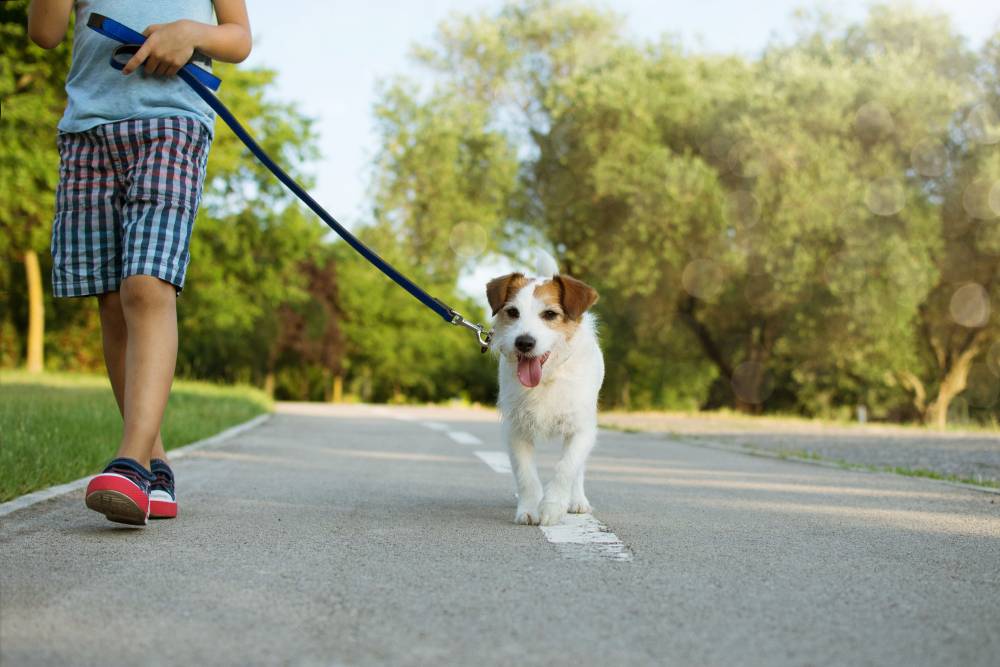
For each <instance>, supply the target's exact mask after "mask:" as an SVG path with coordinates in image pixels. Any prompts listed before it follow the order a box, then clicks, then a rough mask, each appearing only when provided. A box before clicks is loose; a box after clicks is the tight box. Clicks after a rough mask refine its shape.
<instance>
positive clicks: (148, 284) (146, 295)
mask: <svg viewBox="0 0 1000 667" xmlns="http://www.w3.org/2000/svg"><path fill="white" fill-rule="evenodd" d="M119 294H120V298H121V305H122V309H123V310H124V311H136V310H158V309H161V308H167V307H170V306H172V305H173V304H174V303H175V301H176V298H177V292H176V290H175V289H174V286H173V285H171V284H170V283H168V282H166V281H163V280H160V279H159V278H154V277H153V276H129V277H128V278H126V279H125V280H123V281H122V285H121V292H120V293H119Z"/></svg>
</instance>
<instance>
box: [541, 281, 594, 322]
mask: <svg viewBox="0 0 1000 667" xmlns="http://www.w3.org/2000/svg"><path fill="white" fill-rule="evenodd" d="M552 280H554V281H555V283H556V284H557V285H559V301H560V303H561V304H562V309H563V312H564V313H566V317H568V318H570V319H571V320H578V319H580V318H581V317H583V314H584V313H585V312H587V309H588V308H590V307H591V306H593V305H594V304H595V303H597V290H595V289H594V288H593V287H591V286H590V285H588V284H587V283H585V282H583V281H581V280H577V279H576V278H571V277H570V276H554V277H553V278H552Z"/></svg>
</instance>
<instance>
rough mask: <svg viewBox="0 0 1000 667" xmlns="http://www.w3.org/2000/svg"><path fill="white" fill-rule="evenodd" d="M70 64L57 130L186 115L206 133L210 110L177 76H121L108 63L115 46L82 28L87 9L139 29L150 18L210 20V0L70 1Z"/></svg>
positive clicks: (210, 123) (138, 73)
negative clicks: (73, 27)
mask: <svg viewBox="0 0 1000 667" xmlns="http://www.w3.org/2000/svg"><path fill="white" fill-rule="evenodd" d="M75 9H76V30H75V33H74V35H73V63H72V65H71V66H70V70H69V76H68V77H67V78H66V93H67V96H68V97H69V102H68V104H67V105H66V111H65V113H63V117H62V120H60V121H59V131H60V132H83V131H84V130H89V129H90V128H92V127H95V126H97V125H103V124H104V123H113V122H116V121H120V120H132V119H136V118H164V117H168V116H187V117H190V118H194V119H196V120H199V121H201V122H202V123H203V124H204V125H205V127H206V128H208V131H209V132H210V133H211V132H212V130H213V125H214V121H215V114H214V113H213V112H212V110H211V108H210V107H209V106H208V105H207V104H205V102H204V101H202V99H201V98H200V97H198V96H197V95H196V94H195V92H194V91H193V90H191V88H190V87H188V85H187V84H186V83H184V82H183V81H181V80H180V79H179V78H178V77H176V76H172V77H160V76H151V75H147V74H146V73H145V70H143V69H142V68H140V69H138V70H136V71H135V72H133V73H132V74H130V75H128V76H125V75H123V74H122V73H121V71H119V70H116V69H114V68H113V67H111V65H110V64H108V63H109V61H110V60H111V52H112V51H114V49H115V48H116V47H117V46H119V44H118V42H116V41H114V40H111V39H108V38H107V37H104V36H103V35H100V34H98V33H97V32H95V31H93V30H91V29H90V28H88V27H87V18H88V17H89V16H90V13H91V12H97V13H98V14H103V15H104V16H107V17H108V18H111V19H114V20H115V21H118V22H119V23H121V24H123V25H126V26H128V27H130V28H132V29H133V30H135V31H136V32H142V31H143V30H145V29H146V28H147V27H148V26H150V25H152V24H154V23H169V22H171V21H177V20H179V19H190V20H192V21H199V22H201V23H210V24H213V25H214V24H215V23H216V20H215V12H214V6H213V5H212V0H76V3H75Z"/></svg>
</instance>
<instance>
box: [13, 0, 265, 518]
mask: <svg viewBox="0 0 1000 667" xmlns="http://www.w3.org/2000/svg"><path fill="white" fill-rule="evenodd" d="M74 8H75V11H76V31H75V34H74V36H73V62H72V65H71V67H70V72H69V76H68V78H67V80H66V92H67V96H68V103H67V106H66V111H65V113H64V115H63V117H62V120H61V121H60V122H59V135H58V145H59V156H60V167H59V188H58V190H57V193H56V214H55V221H54V222H53V226H52V259H53V265H52V287H53V293H54V295H55V296H57V297H79V296H90V295H94V296H96V297H97V303H98V308H99V311H100V317H101V332H102V336H103V343H104V360H105V365H106V366H107V369H108V376H109V378H110V379H111V386H112V389H113V390H114V394H115V399H116V400H117V401H118V408H119V410H120V411H121V414H122V418H123V419H124V422H125V427H124V433H123V436H122V440H121V444H120V446H119V448H118V453H117V455H116V457H115V459H114V460H112V461H111V463H110V464H109V465H108V466H107V468H105V470H104V472H103V473H101V474H100V475H97V476H96V477H94V478H93V479H92V480H91V481H90V484H89V486H88V487H87V494H86V503H87V507H89V508H91V509H93V510H96V511H98V512H101V513H103V514H104V515H105V516H106V517H107V518H108V519H110V520H111V521H118V522H121V523H128V524H134V525H145V523H146V520H147V519H148V518H149V517H153V518H169V517H174V516H176V515H177V503H176V496H175V493H174V476H173V472H172V471H171V469H170V466H169V464H168V462H167V456H166V453H165V452H164V449H163V441H162V439H161V438H160V424H161V422H162V420H163V411H164V409H165V408H166V404H167V398H168V396H169V394H170V385H171V383H172V382H173V375H174V365H175V363H176V359H177V309H176V299H177V294H178V293H179V292H180V291H181V288H182V287H183V286H184V274H185V271H186V269H187V265H188V261H189V255H188V242H189V240H190V236H191V228H192V225H193V223H194V217H195V213H196V212H197V210H198V204H199V202H200V200H201V191H202V186H203V184H204V178H205V163H206V160H207V158H208V150H209V146H210V145H211V141H212V125H213V122H214V115H213V113H212V111H211V109H210V108H209V107H208V106H207V105H206V104H205V103H204V102H203V101H202V100H201V99H200V98H198V97H197V95H195V93H194V91H192V90H190V88H188V86H187V84H185V83H184V82H183V81H181V80H180V79H179V78H177V77H175V76H174V75H175V74H176V73H177V70H179V69H180V68H181V67H182V66H183V65H184V64H185V63H186V62H187V61H188V60H189V59H190V58H191V56H192V54H193V53H194V51H195V50H196V49H197V50H198V51H199V52H200V53H202V54H204V55H206V56H208V57H210V58H216V59H218V60H222V61H225V62H241V61H243V60H244V59H245V58H246V57H247V55H249V53H250V48H251V36H250V24H249V20H248V19H247V11H246V5H245V3H244V0H215V1H214V2H212V0H158V1H157V2H148V1H145V0H143V1H141V2H137V1H135V0H76V2H74V0H32V1H31V4H30V5H29V9H28V35H29V36H30V37H31V40H32V41H33V42H35V43H36V44H38V45H39V46H41V47H42V48H46V49H51V48H54V47H55V46H57V45H58V44H59V43H60V42H61V41H62V40H63V38H64V37H65V36H66V31H67V29H68V27H69V15H70V12H71V11H73V10H74ZM213 9H214V14H215V17H214V18H213ZM91 12H97V13H99V14H104V15H105V16H108V17H110V18H113V19H115V20H116V21H119V22H121V23H123V24H125V25H127V26H130V27H133V28H136V29H140V28H145V30H144V32H143V34H145V35H146V37H147V40H146V42H145V44H144V45H143V46H142V48H141V49H140V50H139V51H138V53H136V54H135V57H133V58H132V59H131V60H130V61H129V63H128V64H127V65H126V66H125V69H124V70H123V71H121V72H119V71H117V70H115V69H113V68H112V67H111V66H110V65H109V64H108V61H109V59H110V56H111V52H112V50H113V49H114V47H115V46H116V43H115V42H112V41H111V40H109V39H107V38H105V37H103V36H101V35H99V34H97V33H96V32H94V31H93V30H90V29H88V28H87V27H86V25H87V17H88V16H89V15H90V13H91ZM216 18H217V21H216V20H215V19H216ZM137 70H138V71H137Z"/></svg>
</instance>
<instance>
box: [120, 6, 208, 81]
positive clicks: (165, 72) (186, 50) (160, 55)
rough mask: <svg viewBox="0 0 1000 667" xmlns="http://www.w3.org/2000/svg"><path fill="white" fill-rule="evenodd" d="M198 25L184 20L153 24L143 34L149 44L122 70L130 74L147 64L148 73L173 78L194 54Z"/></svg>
mask: <svg viewBox="0 0 1000 667" xmlns="http://www.w3.org/2000/svg"><path fill="white" fill-rule="evenodd" d="M197 29H198V24H196V23H195V22H194V21H188V20H186V19H182V20H180V21H174V22H173V23H154V24H153V25H151V26H149V27H148V28H146V29H145V30H143V31H142V34H143V35H145V36H146V41H145V42H143V45H142V46H141V47H140V48H139V50H138V51H136V53H135V55H134V56H132V59H131V60H129V61H128V62H127V63H126V64H125V67H124V68H123V69H122V74H131V73H132V72H134V71H135V70H137V69H139V67H141V66H142V64H143V62H145V63H146V73H147V74H156V75H159V76H172V75H174V74H177V71H178V70H179V69H180V68H182V67H184V65H186V64H187V62H188V60H190V59H191V56H192V55H193V54H194V45H195V42H196V39H197Z"/></svg>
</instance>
